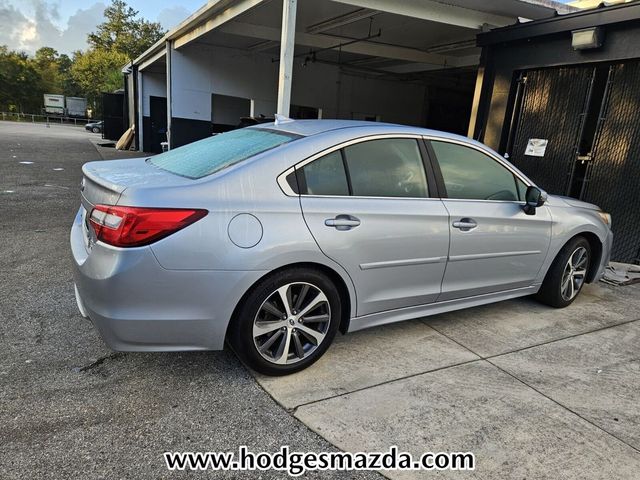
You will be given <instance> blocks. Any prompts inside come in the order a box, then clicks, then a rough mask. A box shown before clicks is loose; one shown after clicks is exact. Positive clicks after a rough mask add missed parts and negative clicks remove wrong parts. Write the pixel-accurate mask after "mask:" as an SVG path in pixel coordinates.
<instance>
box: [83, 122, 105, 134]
mask: <svg viewBox="0 0 640 480" xmlns="http://www.w3.org/2000/svg"><path fill="white" fill-rule="evenodd" d="M103 124H104V122H103V121H102V120H100V121H99V122H89V123H87V124H86V125H85V126H84V129H85V130H89V131H90V132H93V133H102V125H103Z"/></svg>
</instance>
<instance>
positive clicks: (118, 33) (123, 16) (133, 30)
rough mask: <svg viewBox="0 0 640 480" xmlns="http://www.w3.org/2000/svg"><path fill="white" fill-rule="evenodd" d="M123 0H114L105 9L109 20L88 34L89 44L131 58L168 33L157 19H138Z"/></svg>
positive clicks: (136, 12)
mask: <svg viewBox="0 0 640 480" xmlns="http://www.w3.org/2000/svg"><path fill="white" fill-rule="evenodd" d="M138 13H139V12H138V11H137V10H134V9H133V8H131V7H130V6H128V5H127V3H126V2H125V1H124V0H113V1H112V3H111V5H109V6H108V7H107V8H106V9H105V11H104V16H105V18H106V20H105V21H104V22H103V23H101V24H100V25H98V27H97V30H96V32H94V33H90V34H89V38H88V40H89V45H91V47H92V48H93V49H95V50H103V51H116V52H118V53H121V54H123V55H126V57H127V59H128V60H129V61H132V60H134V59H135V58H136V57H137V56H139V55H140V54H141V53H143V52H144V51H145V50H147V49H148V48H149V47H150V46H151V45H153V44H154V43H155V42H157V41H158V40H160V39H161V38H162V36H163V35H164V34H165V31H164V30H163V29H162V26H161V25H160V24H159V23H157V22H149V21H148V20H144V19H142V18H137V16H138Z"/></svg>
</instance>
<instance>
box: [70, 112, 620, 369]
mask: <svg viewBox="0 0 640 480" xmlns="http://www.w3.org/2000/svg"><path fill="white" fill-rule="evenodd" d="M83 174H84V176H83V180H82V185H81V191H82V195H81V203H82V205H81V207H80V210H79V211H78V214H77V216H76V218H75V221H74V223H73V227H72V230H71V250H72V252H73V266H74V277H75V285H76V299H77V303H78V307H79V309H80V312H81V313H82V315H83V316H85V317H88V318H89V319H91V321H92V322H93V324H94V325H95V327H96V328H97V329H98V331H99V332H100V334H101V336H102V338H103V339H104V341H105V342H106V343H107V344H108V345H109V346H110V347H111V348H112V349H115V350H125V351H159V350H160V351H175V350H217V349H222V348H223V346H224V344H225V341H228V343H229V344H230V345H231V347H232V348H233V350H234V351H235V352H236V353H237V355H238V356H239V357H240V358H241V359H242V360H243V361H244V362H245V363H246V364H247V365H248V366H249V367H251V368H253V369H255V370H257V371H259V372H262V373H265V374H270V375H283V374H288V373H292V372H295V371H298V370H301V369H303V368H305V367H308V366H309V365H311V364H312V363H313V362H315V361H316V360H318V358H320V357H321V356H322V355H323V354H324V352H325V351H326V350H327V349H328V348H329V346H330V344H331V342H332V340H333V339H334V337H335V335H336V333H337V332H338V331H340V332H342V333H347V332H352V331H356V330H360V329H363V328H369V327H375V326H377V325H382V324H386V323H391V322H397V321H400V320H407V319H411V318H418V317H423V316H427V315H433V314H437V313H442V312H448V311H452V310H457V309H461V308H467V307H473V306H476V305H482V304H486V303H491V302H498V301H501V300H506V299H510V298H514V297H521V296H525V295H535V296H536V297H537V298H538V299H539V300H540V301H541V302H543V303H545V304H547V305H550V306H552V307H566V306H567V305H569V304H571V302H573V301H574V300H575V298H576V296H577V295H578V294H579V293H580V290H581V289H582V287H583V285H584V284H585V283H589V282H593V281H595V280H597V279H599V278H600V277H601V275H602V274H603V271H604V267H605V265H606V264H607V262H608V259H609V253H610V250H611V243H612V239H613V236H612V233H611V229H610V227H611V217H610V216H609V214H607V213H604V212H602V211H601V210H600V209H599V208H598V207H596V206H594V205H591V204H588V203H584V202H581V201H578V200H574V199H571V198H564V197H557V196H552V195H547V194H546V193H545V192H544V191H543V190H541V189H540V188H539V187H537V186H536V185H534V184H533V182H532V181H531V180H529V179H528V178H527V177H526V176H525V175H523V174H522V173H521V172H520V171H518V170H517V169H516V168H515V167H513V166H512V165H511V164H509V163H508V162H507V161H506V160H505V159H504V158H502V157H501V156H499V155H498V154H496V153H495V152H494V151H492V150H490V149H489V148H487V147H485V146H484V145H482V144H480V143H478V142H475V141H472V140H469V139H467V138H464V137H459V136H456V135H451V134H448V133H442V132H437V131H431V130H425V129H421V128H414V127H407V126H400V125H391V124H382V123H369V122H353V121H337V120H336V121H333V120H304V121H293V120H284V121H282V120H281V121H278V122H276V123H268V124H259V125H255V126H252V127H248V128H243V129H239V130H234V131H231V132H227V133H223V134H220V135H216V136H214V137H211V138H207V139H205V140H201V141H199V142H195V143H192V144H190V145H187V146H184V147H180V148H176V149H173V150H170V151H168V152H165V153H162V154H160V155H157V156H153V157H150V158H140V159H128V160H113V161H99V162H90V163H87V164H85V165H84V166H83Z"/></svg>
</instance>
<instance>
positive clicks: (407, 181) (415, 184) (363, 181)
mask: <svg viewBox="0 0 640 480" xmlns="http://www.w3.org/2000/svg"><path fill="white" fill-rule="evenodd" d="M344 155H345V159H346V162H347V170H348V172H349V177H350V179H351V188H352V190H353V195H355V196H361V197H426V196H427V178H426V175H425V173H424V164H423V163H422V156H421V154H420V149H419V148H418V141H417V140H415V139H411V138H389V139H381V140H369V141H366V142H361V143H356V144H355V145H351V146H348V147H345V149H344Z"/></svg>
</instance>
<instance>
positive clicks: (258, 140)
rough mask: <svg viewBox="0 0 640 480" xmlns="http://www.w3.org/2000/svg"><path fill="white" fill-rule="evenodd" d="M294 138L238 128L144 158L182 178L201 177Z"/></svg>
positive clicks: (265, 131)
mask: <svg viewBox="0 0 640 480" xmlns="http://www.w3.org/2000/svg"><path fill="white" fill-rule="evenodd" d="M296 138H298V137H297V136H296V135H291V134H288V133H281V132H274V131H273V130H266V129H258V128H241V129H239V130H232V131H230V132H226V133H220V134H218V135H214V136H213V137H211V138H206V139H204V140H200V141H198V142H193V143H190V144H188V145H185V146H183V147H180V148H176V149H174V150H169V151H168V152H164V153H161V154H159V155H156V156H153V157H151V158H149V159H148V160H147V161H148V162H150V163H152V164H153V165H155V166H157V167H159V168H161V169H163V170H167V171H168V172H171V173H175V174H177V175H182V176H183V177H189V178H202V177H205V176H207V175H211V174H212V173H215V172H217V171H219V170H222V169H223V168H227V167H229V166H231V165H234V164H236V163H238V162H242V161H243V160H246V159H247V158H249V157H253V156H254V155H257V154H259V153H262V152H266V151H267V150H270V149H272V148H275V147H277V146H279V145H282V144H284V143H288V142H291V141H292V140H295V139H296Z"/></svg>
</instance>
